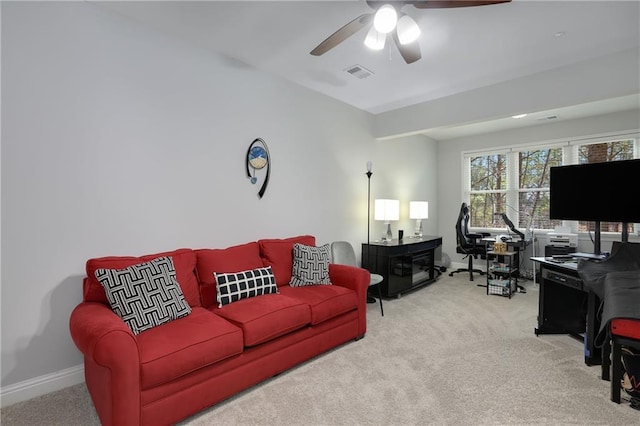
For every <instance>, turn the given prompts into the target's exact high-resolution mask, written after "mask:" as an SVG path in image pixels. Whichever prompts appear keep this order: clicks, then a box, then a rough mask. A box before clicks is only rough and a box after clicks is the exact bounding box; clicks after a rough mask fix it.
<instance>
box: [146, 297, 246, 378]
mask: <svg viewBox="0 0 640 426" xmlns="http://www.w3.org/2000/svg"><path fill="white" fill-rule="evenodd" d="M137 339H138V347H139V350H140V364H141V381H142V383H141V385H142V388H143V389H149V388H152V387H154V386H158V385H160V384H162V383H167V382H169V381H171V380H174V379H176V378H178V377H181V376H184V375H185V374H188V373H190V372H192V371H195V370H197V369H199V368H202V367H204V366H207V365H211V364H213V363H215V362H218V361H220V360H223V359H225V358H229V357H231V356H234V355H237V354H239V353H241V352H242V349H243V346H242V330H240V328H238V327H236V326H235V325H233V324H231V323H230V322H228V321H226V320H224V319H223V318H220V317H219V316H217V315H215V314H213V313H212V312H210V311H209V310H207V309H205V308H200V307H196V308H193V312H191V315H189V316H187V317H184V318H180V319H178V320H176V321H172V322H170V323H167V324H164V325H162V326H161V327H157V328H153V329H151V330H147V331H146V332H144V333H142V334H140V335H138V337H137Z"/></svg>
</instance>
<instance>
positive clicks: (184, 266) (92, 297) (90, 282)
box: [84, 248, 201, 306]
mask: <svg viewBox="0 0 640 426" xmlns="http://www.w3.org/2000/svg"><path fill="white" fill-rule="evenodd" d="M165 256H170V257H171V259H172V260H173V266H174V268H175V270H176V279H177V280H178V284H179V285H180V288H181V289H182V293H183V294H184V298H185V299H186V301H187V303H189V305H190V306H201V303H200V290H199V289H198V280H197V279H196V275H195V268H196V254H195V253H194V252H193V250H191V249H187V248H184V249H178V250H174V251H167V252H162V253H156V254H149V255H146V256H140V257H134V256H109V257H99V258H94V259H89V260H87V263H86V272H87V279H86V280H85V283H84V301H85V302H101V303H109V301H108V300H107V295H106V294H105V292H104V288H103V287H102V286H101V285H100V283H99V282H98V280H97V279H96V276H95V272H96V269H123V268H126V267H127V266H131V265H135V264H138V263H142V262H146V261H149V260H153V259H156V258H158V257H165Z"/></svg>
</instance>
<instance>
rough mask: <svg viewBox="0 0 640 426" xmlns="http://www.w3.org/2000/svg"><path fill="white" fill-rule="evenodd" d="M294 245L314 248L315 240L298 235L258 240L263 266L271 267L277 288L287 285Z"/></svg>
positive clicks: (289, 278)
mask: <svg viewBox="0 0 640 426" xmlns="http://www.w3.org/2000/svg"><path fill="white" fill-rule="evenodd" d="M295 243H300V244H305V245H308V246H315V245H316V239H315V237H314V236H312V235H300V236H297V237H290V238H284V239H262V240H258V245H259V246H260V256H261V257H262V262H263V264H264V266H271V268H272V269H273V274H274V275H275V276H276V284H278V286H283V285H289V281H291V269H292V268H293V245H294V244H295Z"/></svg>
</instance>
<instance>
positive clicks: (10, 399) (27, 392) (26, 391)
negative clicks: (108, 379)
mask: <svg viewBox="0 0 640 426" xmlns="http://www.w3.org/2000/svg"><path fill="white" fill-rule="evenodd" d="M82 382H84V367H83V365H82V364H80V365H76V366H74V367H69V368H66V369H64V370H60V371H56V372H55V373H51V374H45V375H44V376H40V377H35V378H33V379H29V380H25V381H24V382H19V383H15V384H13V385H9V386H5V387H3V388H2V391H1V392H0V402H1V406H2V407H3V408H4V407H7V406H9V405H12V404H16V403H18V402H22V401H26V400H28V399H31V398H35V397H37V396H40V395H44V394H47V393H50V392H55V391H57V390H60V389H64V388H66V387H69V386H73V385H77V384H78V383H82Z"/></svg>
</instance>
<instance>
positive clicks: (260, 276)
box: [213, 266, 278, 308]
mask: <svg viewBox="0 0 640 426" xmlns="http://www.w3.org/2000/svg"><path fill="white" fill-rule="evenodd" d="M213 275H214V277H215V279H216V293H217V299H218V307H219V308H222V307H223V306H224V305H228V304H229V303H231V302H237V301H238V300H240V299H247V298H249V297H255V296H261V295H263V294H275V293H278V286H277V285H276V278H275V276H274V275H273V271H272V270H271V266H267V267H266V268H258V269H251V270H248V271H242V272H234V273H218V272H214V273H213Z"/></svg>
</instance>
